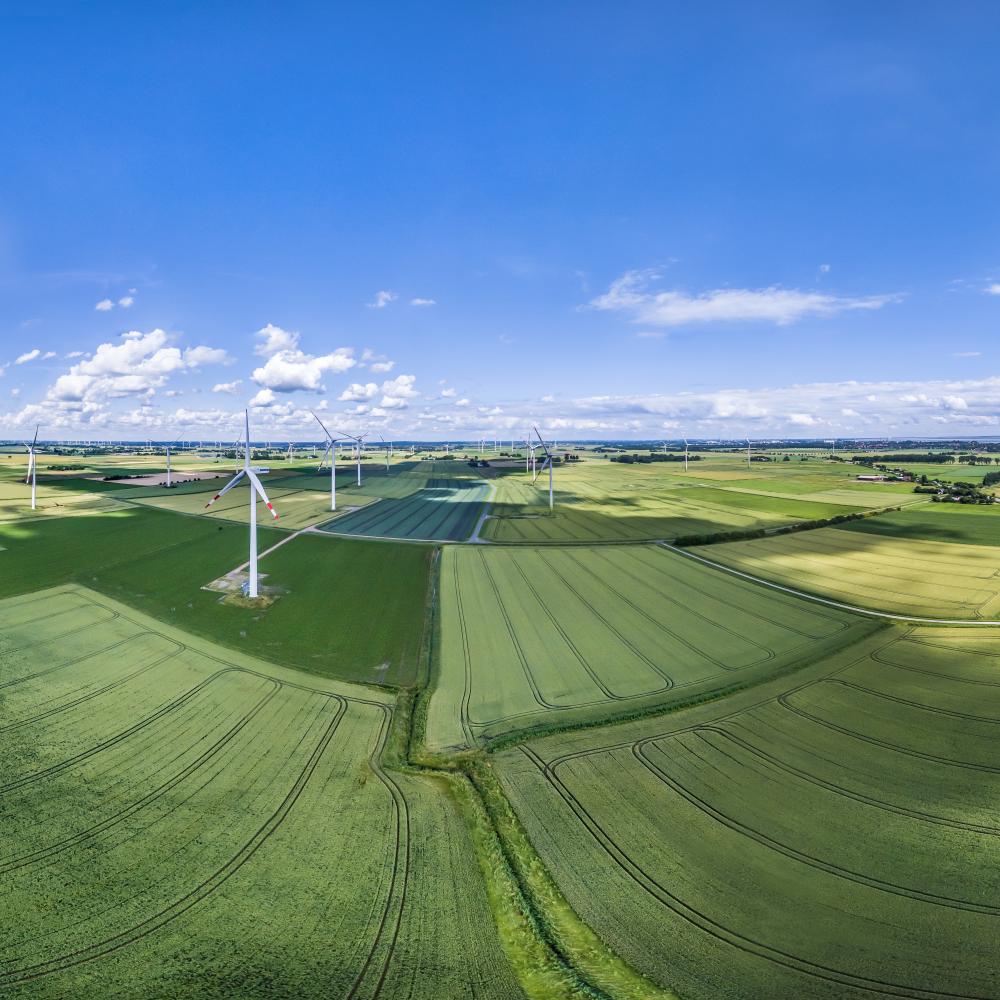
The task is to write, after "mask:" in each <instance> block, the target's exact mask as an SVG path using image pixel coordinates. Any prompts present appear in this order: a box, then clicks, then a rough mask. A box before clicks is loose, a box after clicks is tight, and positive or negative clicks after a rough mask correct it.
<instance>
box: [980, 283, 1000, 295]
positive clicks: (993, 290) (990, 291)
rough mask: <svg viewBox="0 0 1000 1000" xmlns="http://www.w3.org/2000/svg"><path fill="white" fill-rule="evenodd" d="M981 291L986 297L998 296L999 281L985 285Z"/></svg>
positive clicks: (999, 292)
mask: <svg viewBox="0 0 1000 1000" xmlns="http://www.w3.org/2000/svg"><path fill="white" fill-rule="evenodd" d="M983 291H984V292H986V294H987V295H1000V281H994V282H993V283H992V284H990V285H987V286H986V287H985V288H984V289H983Z"/></svg>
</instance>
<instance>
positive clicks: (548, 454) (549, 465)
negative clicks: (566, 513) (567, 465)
mask: <svg viewBox="0 0 1000 1000" xmlns="http://www.w3.org/2000/svg"><path fill="white" fill-rule="evenodd" d="M535 437H537V438H538V445H539V447H540V448H541V449H542V451H544V452H545V461H544V462H543V463H542V467H541V468H540V469H539V470H538V471H537V472H536V473H535V478H534V479H532V480H531V481H532V482H534V481H535V479H537V478H538V477H539V476H540V475H541V474H542V473H543V472H544V471H545V470H546V468H547V469H548V470H549V510H550V511H551V510H552V508H553V506H554V503H555V500H554V495H553V486H552V452H550V451H549V449H548V448H546V447H545V442H544V441H543V440H542V435H541V434H539V433H538V428H537V427H536V428H535ZM532 464H534V451H532Z"/></svg>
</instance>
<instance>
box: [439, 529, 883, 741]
mask: <svg viewBox="0 0 1000 1000" xmlns="http://www.w3.org/2000/svg"><path fill="white" fill-rule="evenodd" d="M440 603H441V640H440V643H441V645H440V666H439V670H440V675H439V680H438V685H437V689H436V690H435V693H434V695H433V698H432V700H431V706H430V710H429V714H428V726H427V741H428V745H429V746H431V747H434V748H446V747H459V746H474V745H477V744H478V743H480V742H481V741H484V740H487V741H488V740H490V739H495V738H496V737H498V736H503V735H505V734H509V733H511V732H516V731H519V730H530V729H533V728H538V727H546V726H565V725H571V724H581V723H587V722H593V721H600V720H603V719H607V718H608V717H610V716H615V715H626V714H629V713H637V712H641V711H649V710H650V709H652V708H657V707H664V706H667V705H670V704H673V703H677V702H679V701H689V700H691V699H694V698H699V697H705V696H707V695H709V694H711V693H713V692H717V691H719V690H720V689H725V688H729V687H732V686H735V685H742V684H747V683H750V682H752V681H756V680H760V679H761V678H762V677H766V676H769V675H771V674H772V673H774V672H776V671H780V670H782V669H786V668H788V666H789V665H790V664H794V663H796V662H797V661H798V660H800V659H801V658H802V657H803V656H804V655H809V656H816V655H817V654H818V653H819V651H820V650H823V649H833V648H837V647H838V646H839V645H840V644H842V643H843V642H845V641H849V640H850V638H851V637H852V636H853V635H854V634H855V633H856V632H857V631H858V630H864V629H865V628H868V627H871V626H870V625H866V624H863V623H858V622H857V620H856V619H855V618H853V617H852V616H850V615H848V614H847V613H842V612H839V611H837V610H835V609H832V608H822V607H819V606H817V605H815V604H809V603H807V602H805V601H802V600H799V599H796V598H794V597H787V596H785V595H782V594H780V593H777V592H776V591H773V590H767V589H766V588H762V587H757V586H753V585H750V584H746V583H743V582H742V581H740V580H738V579H736V578H735V577H733V576H731V575H729V574H725V573H720V572H719V571H717V570H714V569H710V568H706V567H703V566H701V565H700V564H698V563H697V562H695V561H693V560H690V559H686V558H685V557H683V556H680V555H674V554H672V553H670V552H668V551H666V550H664V549H662V548H660V547H658V546H613V547H596V548H586V547H580V546H574V547H569V548H548V549H543V550H531V549H523V548H518V547H491V546H476V547H471V546H470V547H461V548H448V549H445V551H444V552H443V553H442V572H441V595H440Z"/></svg>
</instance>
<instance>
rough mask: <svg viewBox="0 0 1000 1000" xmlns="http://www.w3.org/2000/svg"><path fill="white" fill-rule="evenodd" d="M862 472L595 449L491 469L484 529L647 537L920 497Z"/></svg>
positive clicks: (505, 537) (538, 540)
mask: <svg viewBox="0 0 1000 1000" xmlns="http://www.w3.org/2000/svg"><path fill="white" fill-rule="evenodd" d="M864 471H865V470H863V469H861V468H859V467H857V466H851V465H845V464H843V463H835V462H826V461H821V460H811V461H808V462H798V461H794V462H788V463H784V462H770V463H760V464H755V465H754V466H753V467H752V469H751V470H748V469H747V468H746V465H745V463H743V462H742V460H741V459H740V458H738V457H736V456H732V455H714V456H710V457H707V458H706V459H705V460H704V461H700V462H693V463H691V465H690V468H689V471H688V472H687V473H685V472H684V468H683V465H682V464H680V463H676V462H670V463H667V462H661V463H655V464H649V465H644V464H633V465H628V464H622V463H619V462H610V461H607V460H602V459H600V458H597V457H593V456H591V457H588V458H587V459H585V460H582V461H580V462H578V463H572V462H571V463H568V464H565V465H562V466H559V467H558V468H557V469H556V471H555V511H554V512H553V513H552V514H550V513H549V510H548V473H546V474H545V475H542V476H539V478H538V480H537V482H536V483H535V484H532V482H531V477H530V476H528V475H526V474H525V473H524V471H523V468H517V469H507V470H503V471H502V473H501V470H494V471H493V473H492V474H491V473H489V472H487V474H490V475H491V478H492V479H493V482H494V483H495V484H496V487H497V493H496V497H495V500H494V503H493V505H492V507H491V511H490V513H491V517H490V518H489V520H487V522H486V524H485V526H484V528H483V531H482V537H483V538H486V539H489V540H492V541H498V542H513V543H521V544H524V543H531V544H546V543H552V542H556V543H558V542H568V541H582V542H597V541H647V540H653V539H672V538H676V537H678V536H680V535H688V534H710V533H713V532H717V531H730V530H739V529H746V528H767V527H775V526H778V525H781V524H788V523H792V522H796V521H809V520H817V519H821V518H828V517H835V516H837V515H840V514H849V513H852V512H854V511H860V510H867V509H872V508H879V507H886V506H895V505H899V504H908V503H913V502H918V501H919V499H920V498H919V497H916V496H914V494H913V492H912V487H911V486H909V485H906V484H900V485H898V486H892V485H890V484H883V483H880V484H865V483H858V482H857V481H856V476H857V475H858V474H859V473H861V472H864Z"/></svg>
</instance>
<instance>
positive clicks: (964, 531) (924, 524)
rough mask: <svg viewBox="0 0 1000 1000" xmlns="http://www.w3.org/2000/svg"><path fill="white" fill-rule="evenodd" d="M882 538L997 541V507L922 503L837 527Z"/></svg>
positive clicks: (999, 511) (999, 512)
mask: <svg viewBox="0 0 1000 1000" xmlns="http://www.w3.org/2000/svg"><path fill="white" fill-rule="evenodd" d="M839 527H840V529H842V530H845V531H860V532H863V533H864V534H868V535H879V536H881V537H884V538H912V539H924V540H926V541H936V542H959V543H964V544H967V545H993V546H995V545H996V544H997V543H998V542H1000V507H998V506H996V505H993V504H991V505H988V506H980V505H979V504H951V503H922V504H920V506H919V507H911V508H910V509H908V510H901V511H894V512H892V513H889V514H883V515H881V516H879V517H871V518H867V519H865V520H864V521H854V522H852V523H851V524H844V525H840V526H839Z"/></svg>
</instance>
